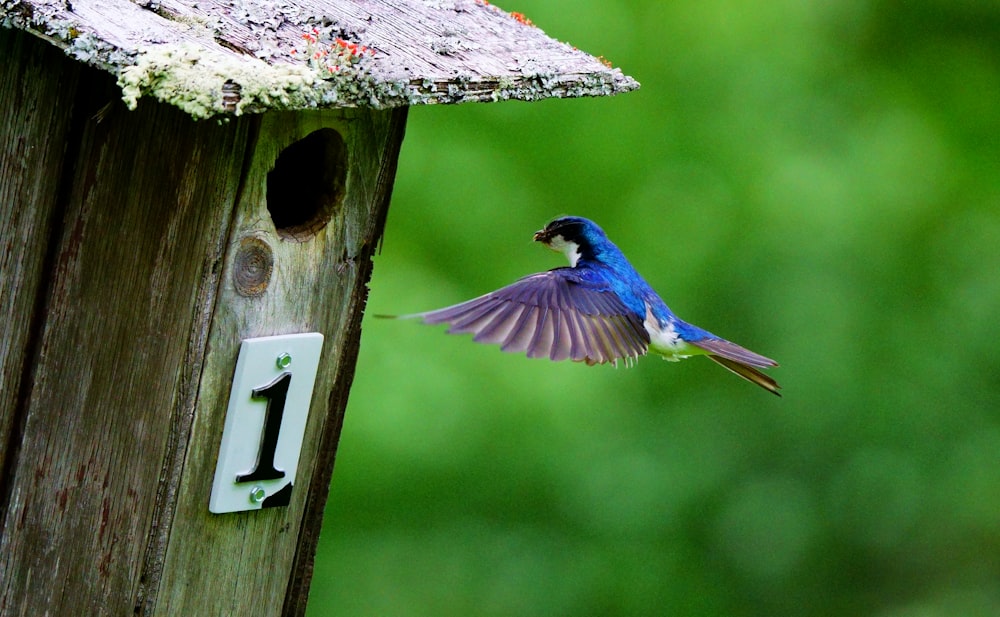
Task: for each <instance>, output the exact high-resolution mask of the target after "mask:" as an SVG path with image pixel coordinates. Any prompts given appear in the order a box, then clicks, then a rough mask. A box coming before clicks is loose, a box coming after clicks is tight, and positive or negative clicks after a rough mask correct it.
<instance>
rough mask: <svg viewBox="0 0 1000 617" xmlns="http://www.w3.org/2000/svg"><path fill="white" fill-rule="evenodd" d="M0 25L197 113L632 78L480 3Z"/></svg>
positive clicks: (532, 93) (32, 6) (195, 5)
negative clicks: (18, 30)
mask: <svg viewBox="0 0 1000 617" xmlns="http://www.w3.org/2000/svg"><path fill="white" fill-rule="evenodd" d="M0 23H2V24H3V25H4V26H7V27H15V28H20V29H23V30H27V31H29V32H31V33H33V34H36V35H38V36H40V37H42V38H44V39H46V40H48V41H50V42H51V43H53V44H55V45H58V46H60V47H62V48H64V49H65V50H66V53H67V54H69V55H70V56H71V57H73V58H76V59H77V60H80V61H83V62H86V63H88V64H92V65H95V66H97V67H100V68H102V69H105V70H107V71H109V72H111V73H113V74H114V75H116V76H117V77H118V83H119V85H120V86H121V88H122V94H123V97H124V100H125V102H126V103H127V104H128V105H129V106H130V107H134V106H135V105H136V102H137V100H138V99H139V98H140V97H143V96H152V97H155V98H157V99H159V100H161V101H164V102H167V103H170V104H173V105H176V106H178V107H180V108H182V109H184V110H185V111H187V112H188V113H190V114H191V115H193V116H196V117H209V116H213V115H216V114H223V113H230V114H241V113H253V112H261V111H265V110H269V109H310V108H326V107H375V108H387V107H397V106H402V105H419V104H429V103H462V102H468V101H498V100H506V99H517V100H524V101H532V100H537V99H543V98H551V97H579V96H602V95H611V94H617V93H619V92H627V91H629V90H634V89H636V88H638V87H639V84H638V83H636V81H635V80H633V79H632V78H631V77H628V76H626V75H624V74H623V73H622V72H621V70H619V69H617V68H612V67H611V66H609V63H607V62H606V61H603V60H602V59H598V58H595V57H593V56H591V55H589V54H586V53H584V52H582V51H579V50H577V49H576V48H575V47H572V46H571V45H568V44H566V43H562V42H559V41H556V40H554V39H552V38H550V37H549V36H547V35H546V34H545V33H544V32H542V30H540V29H539V28H537V27H535V26H534V25H533V24H532V23H531V21H530V20H528V19H527V18H526V17H525V16H523V15H521V14H519V13H508V12H507V11H504V10H502V9H500V8H498V7H496V6H494V5H492V4H490V3H489V2H488V1H487V0H0Z"/></svg>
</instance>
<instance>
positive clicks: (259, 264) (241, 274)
mask: <svg viewBox="0 0 1000 617" xmlns="http://www.w3.org/2000/svg"><path fill="white" fill-rule="evenodd" d="M272 270H274V252H273V251H271V247H270V246H268V244H267V242H264V241H263V240H261V239H260V238H254V237H247V238H243V239H242V240H240V247H239V249H237V250H236V257H235V259H234V260H233V284H234V285H235V286H236V291H237V293H239V294H240V295H241V296H248V297H253V296H259V295H261V294H263V293H264V292H265V291H267V286H268V284H269V283H270V282H271V271H272Z"/></svg>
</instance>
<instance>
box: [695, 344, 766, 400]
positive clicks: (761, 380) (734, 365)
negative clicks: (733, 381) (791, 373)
mask: <svg viewBox="0 0 1000 617" xmlns="http://www.w3.org/2000/svg"><path fill="white" fill-rule="evenodd" d="M707 357H708V359H709V360H712V361H713V362H715V363H716V364H719V365H720V366H723V367H725V368H727V369H729V370H730V371H732V372H733V373H736V374H737V375H739V376H740V377H742V378H743V379H746V380H747V381H749V382H750V383H755V384H757V385H758V386H760V387H761V388H764V389H765V390H767V391H768V392H770V393H772V394H776V395H777V396H781V392H778V390H780V389H781V386H779V385H778V382H776V381H775V380H774V379H772V378H770V377H768V376H767V375H765V374H764V373H761V372H760V371H758V370H757V369H755V368H754V367H752V366H749V365H747V364H743V363H741V362H738V361H736V360H731V359H730V358H725V357H723V356H717V355H715V354H708V356H707Z"/></svg>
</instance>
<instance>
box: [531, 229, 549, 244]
mask: <svg viewBox="0 0 1000 617" xmlns="http://www.w3.org/2000/svg"><path fill="white" fill-rule="evenodd" d="M533 237H534V240H535V242H546V241H547V240H548V239H549V236H548V234H546V233H545V230H544V229H539V230H538V231H536V232H535V235H534V236H533Z"/></svg>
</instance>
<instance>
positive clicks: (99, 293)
mask: <svg viewBox="0 0 1000 617" xmlns="http://www.w3.org/2000/svg"><path fill="white" fill-rule="evenodd" d="M0 20H2V25H3V26H4V27H3V28H0V58H2V59H3V62H0V110H2V111H3V120H2V122H0V243H2V247H3V253H2V257H0V311H2V312H0V315H2V319H0V395H2V396H0V444H2V445H0V447H2V455H0V466H2V467H0V487H2V488H0V614H5V615H6V614H12V615H21V614H36V615H40V614H50V615H80V614H91V615H125V614H135V615H276V614H287V615H299V614H302V613H303V612H304V610H305V602H306V597H307V593H308V587H309V582H310V575H311V570H312V561H313V555H314V552H315V548H316V541H317V538H318V535H319V530H320V523H321V520H322V511H323V507H324V504H325V501H326V498H327V492H328V486H329V483H330V478H331V473H332V469H333V462H334V457H335V454H336V449H337V441H338V438H339V434H340V428H341V425H342V422H343V414H344V408H345V405H346V402H347V396H348V392H349V390H350V386H351V380H352V376H353V371H354V366H355V359H356V356H357V353H358V344H359V335H360V321H361V317H362V312H363V310H364V306H365V299H366V293H367V287H366V285H367V282H368V280H369V277H370V275H371V269H372V262H371V256H372V254H373V251H374V250H375V249H376V247H377V245H378V242H379V239H380V237H381V234H382V228H383V224H384V221H385V218H386V212H387V209H388V206H389V197H390V194H391V192H392V185H393V178H394V175H395V170H396V164H397V158H398V156H399V151H400V145H401V143H402V139H403V132H404V128H405V122H406V112H407V109H408V107H409V106H411V105H424V104H434V103H462V102H473V101H478V102H485V101H500V100H506V99H518V100H525V101H531V100H537V99H543V98H549V97H581V96H601V95H611V94H615V93H619V92H625V91H628V90H632V89H634V88H636V87H638V84H636V83H635V82H634V81H633V80H632V79H631V78H629V77H627V76H625V75H623V74H622V73H621V71H619V70H617V69H612V68H610V67H608V66H606V65H605V64H604V63H603V62H602V61H600V60H598V59H596V58H593V57H591V56H589V55H587V54H585V53H583V52H581V51H578V50H576V49H575V48H573V47H571V46H570V45H567V44H565V43H561V42H558V41H555V40H552V39H550V38H549V37H547V36H546V35H545V34H544V33H543V32H542V31H541V30H539V29H538V28H536V27H533V26H532V25H531V23H530V22H529V21H528V20H527V19H525V18H524V17H523V16H521V15H519V14H517V13H507V12H505V11H503V10H501V9H499V8H497V7H495V6H493V5H491V4H490V3H489V2H486V0H312V1H307V0H282V1H281V2H271V1H264V0H230V1H227V2H217V1H215V0H197V1H195V0H149V1H140V2H135V1H131V0H101V1H99V2H98V1H97V0H72V1H69V0H66V1H62V0H61V1H58V2H54V1H52V0H4V2H3V3H2V4H0Z"/></svg>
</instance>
